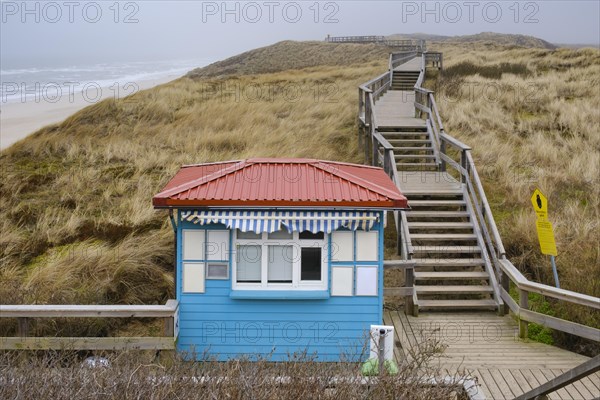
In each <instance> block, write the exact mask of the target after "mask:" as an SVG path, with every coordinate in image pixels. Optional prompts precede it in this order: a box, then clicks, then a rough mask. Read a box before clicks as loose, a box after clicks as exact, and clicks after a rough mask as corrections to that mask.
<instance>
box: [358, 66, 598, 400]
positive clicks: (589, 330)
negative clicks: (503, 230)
mask: <svg viewBox="0 0 600 400" xmlns="http://www.w3.org/2000/svg"><path fill="white" fill-rule="evenodd" d="M408 58H409V57H405V59H403V60H402V62H403V64H401V65H397V63H396V64H394V60H395V59H401V56H397V57H394V55H391V56H390V73H389V76H387V75H386V74H383V75H381V76H380V77H379V78H376V79H375V80H372V81H370V82H374V83H373V84H372V86H370V87H366V86H363V88H362V89H361V92H360V93H361V94H360V96H361V102H360V104H359V116H361V117H362V119H361V121H363V123H364V121H368V120H373V121H375V124H373V126H369V125H367V124H365V126H366V132H367V135H368V136H367V137H366V138H365V140H364V142H363V143H366V147H367V150H368V148H369V143H370V142H371V141H372V143H373V144H372V145H371V146H370V147H371V148H370V151H366V152H365V154H366V155H367V157H368V158H369V159H370V161H371V163H372V164H373V165H382V166H383V167H384V169H386V172H388V173H390V176H392V177H393V179H394V181H395V182H396V184H397V185H398V186H399V188H400V189H401V191H402V192H403V193H404V194H405V195H406V196H407V198H408V203H409V206H410V207H411V210H410V211H400V212H399V213H398V214H399V215H398V216H396V218H397V219H396V223H397V230H398V236H399V241H398V252H399V255H400V257H401V258H402V259H403V260H404V261H411V262H413V265H414V272H411V275H406V276H410V278H406V281H407V282H409V284H408V285H407V286H409V287H412V289H413V291H412V293H413V295H412V296H407V297H405V302H406V304H407V306H408V307H406V308H405V310H404V311H389V310H384V324H385V325H391V326H394V327H395V335H396V337H395V343H396V348H395V353H394V355H395V357H396V359H397V362H398V363H402V362H403V361H404V360H405V359H406V358H410V357H411V354H414V351H416V350H418V349H419V348H420V347H422V344H423V343H426V342H428V341H429V342H431V341H436V342H439V344H440V345H441V346H442V348H443V351H442V352H441V353H440V354H439V355H438V356H436V357H435V358H434V360H433V363H434V366H436V367H439V368H440V370H441V371H442V372H443V373H445V374H446V373H447V374H448V375H450V376H454V375H455V373H456V372H457V370H463V371H464V372H466V373H468V374H469V376H470V377H471V378H472V379H474V380H476V381H477V382H478V385H479V386H478V390H479V391H480V392H479V394H480V396H479V398H485V399H493V400H501V399H514V398H515V397H517V396H520V395H522V394H524V393H527V392H529V391H531V390H533V389H536V388H538V387H539V386H540V385H542V384H544V383H546V382H549V381H551V380H553V379H554V378H555V377H557V376H559V375H561V374H563V373H565V372H567V371H569V370H571V369H573V368H575V367H577V366H579V365H581V364H582V363H584V362H586V361H587V360H588V359H589V358H588V357H584V356H581V355H579V354H576V353H573V352H570V351H567V350H564V349H560V348H558V347H555V346H550V345H546V344H542V343H538V342H533V341H529V340H527V339H521V338H520V337H526V336H527V322H526V321H530V322H536V323H540V324H542V325H544V326H549V327H551V328H554V329H559V330H562V331H563V332H569V333H575V334H577V335H579V336H581V337H586V338H588V339H591V340H600V332H599V331H598V330H597V329H595V328H593V327H585V326H582V325H578V324H573V323H572V322H569V321H565V320H559V319H557V318H554V319H553V318H552V317H547V316H545V315H543V314H539V313H536V312H533V311H532V310H529V309H528V304H527V298H528V293H529V292H530V291H531V292H535V293H540V294H543V295H546V296H550V297H554V298H555V299H561V300H565V301H571V302H573V303H576V304H582V305H586V306H588V307H592V308H594V309H596V310H597V309H599V308H600V307H599V304H600V300H598V299H596V298H592V297H590V296H585V295H582V294H579V293H575V292H568V291H556V290H555V288H552V287H548V286H545V285H540V284H537V283H534V282H531V281H528V280H527V279H526V278H524V277H523V276H522V275H521V274H520V272H519V271H518V270H517V269H516V268H515V267H514V266H513V265H512V264H511V263H510V261H508V260H507V259H506V252H505V250H504V246H503V244H502V242H501V238H500V235H499V233H498V231H497V228H496V226H495V223H494V222H493V217H492V214H491V210H490V209H489V204H487V199H486V197H485V193H484V192H483V186H482V184H481V181H480V178H479V176H478V175H477V173H476V170H475V165H474V162H473V159H472V156H471V154H470V147H468V146H467V145H465V144H464V143H461V142H460V141H458V140H457V139H455V138H453V137H451V136H449V135H448V134H446V132H445V131H444V128H443V125H442V122H441V118H440V116H439V112H438V110H437V106H436V104H435V99H434V97H433V95H432V92H428V91H426V90H423V89H422V87H421V86H420V85H421V84H422V82H423V79H424V71H423V70H421V69H422V66H423V65H425V64H424V62H425V60H426V59H427V56H426V55H425V54H424V55H423V58H421V57H419V56H416V57H415V58H413V59H410V60H409V59H408ZM440 59H441V56H440ZM434 65H435V64H434ZM438 65H441V63H440V64H438ZM392 66H393V67H392ZM365 85H366V84H365ZM382 86H383V88H382ZM382 89H385V90H382ZM368 90H371V93H373V92H374V91H377V95H371V94H369V92H368ZM373 99H376V100H373ZM369 101H371V103H370V104H372V106H371V110H372V111H371V112H372V119H367V118H365V115H366V114H365V113H364V112H363V111H364V110H365V106H364V105H365V104H368V103H369ZM417 103H418V104H417ZM417 109H418V110H419V112H417ZM366 110H367V111H366V112H367V113H368V112H369V109H368V108H366ZM419 114H421V115H419ZM425 114H426V115H425ZM417 116H419V118H417ZM421 116H424V117H426V118H424V119H423V118H420V117H421ZM369 136H370V137H369ZM448 148H451V149H452V150H453V152H451V153H449V152H448V151H447V149H448ZM371 154H372V157H370V155H371ZM452 154H454V157H456V154H458V157H459V159H458V160H456V158H452V157H451V155H452ZM446 167H448V168H449V169H451V170H452V172H453V174H452V175H450V174H449V173H448V172H446V171H447V169H446ZM455 176H458V177H459V178H458V179H457V178H455ZM507 277H508V279H510V280H512V282H513V284H514V285H515V286H516V289H517V292H518V293H519V299H518V300H513V299H512V297H511V296H510V295H509V294H508V289H509V286H508V282H509V281H508V279H507ZM502 278H504V279H505V280H504V281H503V282H502V285H501V284H500V283H499V282H498V281H500V280H501V279H502ZM407 289H408V288H407ZM566 292H568V293H566ZM505 307H509V308H510V310H511V311H512V312H513V313H516V314H515V315H518V316H519V318H520V319H521V322H520V323H517V322H516V317H515V315H512V314H511V315H505V314H506V308H505ZM419 310H423V311H426V312H424V313H419ZM405 312H406V313H405ZM409 312H411V313H412V314H413V315H415V316H413V315H408V313H409ZM416 315H419V316H416ZM554 387H556V386H554ZM548 398H550V399H568V400H591V399H600V373H596V374H593V375H589V376H587V377H585V378H583V379H580V380H578V381H576V382H574V383H571V384H569V385H568V386H564V387H562V388H561V389H558V390H555V391H554V392H552V393H550V394H549V395H548Z"/></svg>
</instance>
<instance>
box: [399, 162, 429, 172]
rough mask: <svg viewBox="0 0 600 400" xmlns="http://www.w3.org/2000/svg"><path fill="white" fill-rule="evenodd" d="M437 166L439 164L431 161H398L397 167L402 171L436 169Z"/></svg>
mask: <svg viewBox="0 0 600 400" xmlns="http://www.w3.org/2000/svg"><path fill="white" fill-rule="evenodd" d="M414 167H418V168H414ZM437 167H438V165H437V164H431V163H396V168H398V170H400V171H402V170H405V171H435V170H436V169H437Z"/></svg>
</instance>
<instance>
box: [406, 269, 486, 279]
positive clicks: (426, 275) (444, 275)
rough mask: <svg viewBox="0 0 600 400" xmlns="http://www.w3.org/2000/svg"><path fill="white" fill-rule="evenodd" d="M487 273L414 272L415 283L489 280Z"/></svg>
mask: <svg viewBox="0 0 600 400" xmlns="http://www.w3.org/2000/svg"><path fill="white" fill-rule="evenodd" d="M489 277H490V276H489V275H488V273H487V272H475V271H443V272H421V271H418V272H415V280H417V281H446V280H460V281H464V280H470V279H478V280H484V279H489Z"/></svg>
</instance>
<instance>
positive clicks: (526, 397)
mask: <svg viewBox="0 0 600 400" xmlns="http://www.w3.org/2000/svg"><path fill="white" fill-rule="evenodd" d="M597 371H600V355H597V356H596V357H594V358H592V359H589V360H587V361H586V362H584V363H583V364H581V365H578V366H577V367H575V368H573V369H571V370H569V371H567V372H565V373H563V374H561V375H559V376H557V377H556V378H553V379H551V380H549V381H548V382H546V383H544V384H543V385H540V386H538V387H537V388H535V389H532V390H530V391H529V392H527V393H524V394H522V395H520V396H518V397H515V399H514V400H533V399H538V398H542V396H545V395H547V394H549V393H552V392H555V391H557V390H558V389H560V388H563V387H565V386H567V385H569V384H571V383H573V382H576V381H578V380H580V379H582V378H585V377H586V376H589V375H591V374H593V373H595V372H597Z"/></svg>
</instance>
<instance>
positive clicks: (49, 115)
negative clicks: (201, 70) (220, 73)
mask: <svg viewBox="0 0 600 400" xmlns="http://www.w3.org/2000/svg"><path fill="white" fill-rule="evenodd" d="M178 77H179V76H175V75H174V76H166V77H164V78H160V79H153V80H144V81H139V82H136V84H137V85H138V88H139V90H144V89H149V88H151V87H153V86H156V85H160V84H162V83H166V82H169V81H171V80H173V79H176V78H178ZM127 94H131V91H129V93H123V95H127ZM111 96H115V93H114V91H111V90H109V89H106V90H104V88H103V90H102V96H101V97H99V98H98V100H94V102H93V103H96V102H98V101H100V100H101V99H106V98H108V97H111ZM93 103H92V102H90V101H86V100H85V98H84V97H83V96H82V95H81V93H77V92H75V96H73V99H69V96H67V95H65V96H61V97H60V98H59V99H58V101H56V102H48V101H44V99H40V101H39V102H36V101H35V99H31V100H27V101H25V102H6V103H1V104H0V149H5V148H7V147H8V146H10V145H11V144H13V143H15V142H17V141H19V140H21V139H23V138H25V137H26V136H28V135H29V134H31V133H33V132H35V131H37V130H38V129H40V128H43V127H44V126H46V125H51V124H55V123H57V122H61V121H63V120H64V119H65V118H67V117H68V116H70V115H71V114H73V113H75V112H76V111H78V110H81V109H82V108H85V107H87V106H89V105H91V104H93Z"/></svg>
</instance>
